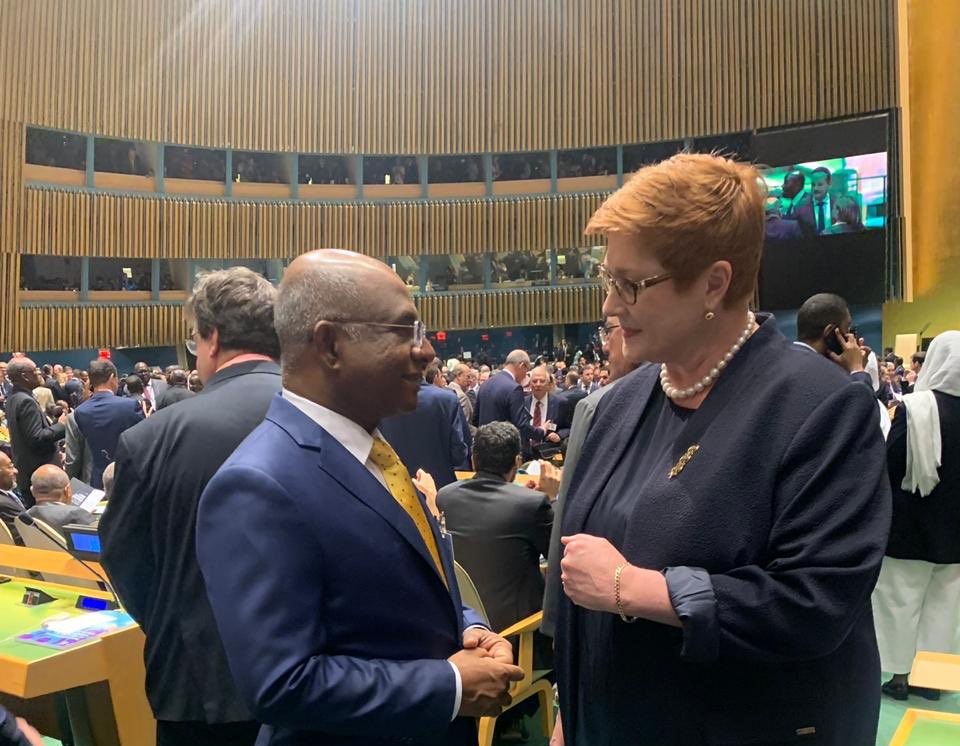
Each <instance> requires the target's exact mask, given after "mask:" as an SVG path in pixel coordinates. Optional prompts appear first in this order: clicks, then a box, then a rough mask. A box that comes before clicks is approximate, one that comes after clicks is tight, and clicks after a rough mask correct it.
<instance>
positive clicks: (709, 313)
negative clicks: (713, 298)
mask: <svg viewBox="0 0 960 746" xmlns="http://www.w3.org/2000/svg"><path fill="white" fill-rule="evenodd" d="M703 318H705V319H706V320H707V321H713V320H714V318H716V314H715V313H714V312H713V311H707V312H706V313H705V314H704V315H703Z"/></svg>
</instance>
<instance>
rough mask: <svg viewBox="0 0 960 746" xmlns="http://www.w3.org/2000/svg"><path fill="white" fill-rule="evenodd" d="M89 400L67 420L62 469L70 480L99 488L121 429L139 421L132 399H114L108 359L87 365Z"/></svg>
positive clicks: (113, 379)
mask: <svg viewBox="0 0 960 746" xmlns="http://www.w3.org/2000/svg"><path fill="white" fill-rule="evenodd" d="M89 375H90V388H91V389H92V391H93V393H92V394H91V396H90V398H89V399H87V401H85V402H84V403H83V404H81V405H80V406H79V407H77V408H76V409H75V410H74V411H73V412H72V413H71V415H70V416H69V417H68V418H67V437H66V441H67V442H66V457H65V459H64V468H65V470H66V472H67V474H68V475H69V476H71V477H77V478H78V479H80V480H82V481H84V482H86V483H87V484H89V485H92V486H93V487H96V488H97V489H103V470H104V469H106V468H107V464H109V463H110V462H111V461H113V460H114V457H115V456H116V453H117V442H118V441H119V440H120V435H121V434H122V433H123V431H124V430H126V429H128V428H131V427H133V426H134V425H136V424H137V423H138V422H141V421H142V420H143V417H144V414H143V408H142V407H141V406H140V402H138V401H136V400H135V399H127V398H126V397H122V396H117V386H118V381H117V368H116V366H115V365H114V364H113V363H112V362H110V361H109V360H102V359H101V360H94V361H92V362H91V363H90V370H89Z"/></svg>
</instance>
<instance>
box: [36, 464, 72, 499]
mask: <svg viewBox="0 0 960 746" xmlns="http://www.w3.org/2000/svg"><path fill="white" fill-rule="evenodd" d="M37 471H40V472H41V473H40V474H38V473H36V472H34V473H33V475H32V477H31V479H30V491H31V492H32V493H33V494H34V495H53V494H55V493H58V492H59V493H61V494H62V493H63V491H64V490H65V489H66V488H67V485H68V484H70V477H68V476H67V472H65V471H64V470H63V469H45V468H43V467H40V468H39V469H38V470H37Z"/></svg>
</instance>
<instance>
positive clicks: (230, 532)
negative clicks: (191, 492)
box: [197, 250, 523, 746]
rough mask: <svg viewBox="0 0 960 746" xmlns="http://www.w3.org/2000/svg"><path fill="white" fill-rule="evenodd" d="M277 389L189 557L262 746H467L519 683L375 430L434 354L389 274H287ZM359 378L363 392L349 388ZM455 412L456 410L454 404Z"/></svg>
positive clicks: (337, 262)
mask: <svg viewBox="0 0 960 746" xmlns="http://www.w3.org/2000/svg"><path fill="white" fill-rule="evenodd" d="M276 328H277V334H278V336H279V338H280V346H281V350H282V370H283V386H284V388H283V392H282V396H280V397H276V398H275V399H274V400H273V402H272V404H271V406H270V410H269V411H268V412H267V417H266V420H265V421H264V423H263V424H262V425H260V426H259V427H258V428H257V429H256V430H255V431H254V432H253V433H252V434H251V435H250V437H249V438H247V440H246V441H244V442H243V443H242V444H241V445H240V447H239V448H238V449H237V450H236V451H235V452H234V454H233V455H232V456H231V457H230V458H229V459H228V460H227V462H226V463H225V464H224V465H223V466H222V467H221V469H220V470H219V471H218V472H217V474H216V476H215V477H214V478H213V480H212V481H211V482H210V484H209V485H208V486H207V488H206V490H204V493H203V497H202V498H201V501H200V510H199V515H198V523H197V550H198V556H199V560H200V565H201V568H202V570H203V574H204V577H205V579H206V585H207V593H208V594H209V597H210V602H211V604H212V606H213V611H214V614H215V616H216V619H217V623H218V625H219V627H220V631H221V634H222V637H223V642H224V647H225V649H226V652H227V658H228V660H229V662H230V667H231V670H232V671H233V675H234V680H235V681H236V684H237V686H238V688H239V690H240V692H241V693H242V694H243V696H244V698H245V700H246V702H247V703H248V704H249V706H250V708H251V709H252V711H253V713H254V716H255V717H256V718H257V720H259V721H260V722H261V723H263V724H264V728H263V730H262V731H261V733H260V738H259V739H258V741H257V743H258V745H259V746H268V745H275V744H294V743H298V744H300V743H302V744H306V743H317V744H319V743H340V744H348V743H353V744H368V743H376V744H378V746H392V745H396V746H400V744H405V743H407V744H408V743H425V742H431V743H438V744H440V743H442V744H446V745H447V746H473V745H474V744H476V739H477V735H476V720H475V718H476V717H478V716H482V715H497V714H499V713H500V711H501V709H502V707H503V706H505V705H506V704H507V703H508V702H509V701H510V695H509V694H508V688H509V685H510V682H511V681H514V680H518V679H519V678H521V677H522V675H523V672H522V670H521V669H519V668H517V667H516V666H514V665H513V652H512V649H511V646H510V643H508V642H507V641H506V640H504V639H503V638H502V637H500V636H499V635H497V634H495V633H493V632H491V631H490V630H489V629H487V628H486V627H485V626H483V624H482V622H481V620H480V617H479V615H478V614H477V613H476V612H474V611H473V610H472V609H469V608H468V607H466V606H464V605H463V603H462V601H461V598H460V592H459V589H458V588H457V580H456V575H455V573H454V570H453V557H452V554H451V550H450V548H449V546H448V543H447V541H445V540H444V539H443V538H442V537H441V534H440V532H439V529H438V526H437V524H436V522H435V521H434V519H433V517H432V515H431V514H429V512H428V510H427V507H426V504H425V502H424V500H423V498H422V496H420V495H418V494H417V493H416V492H415V490H414V487H413V483H412V482H411V479H410V476H409V474H408V473H407V470H406V468H405V467H404V466H403V464H402V462H401V461H400V459H399V457H398V456H397V454H396V453H395V452H394V451H393V449H392V448H391V447H390V446H389V445H388V444H387V442H386V441H385V440H384V439H383V438H382V436H381V435H380V432H379V430H378V423H379V422H380V421H381V420H382V419H384V418H386V417H389V416H391V415H394V414H399V413H402V412H410V411H413V410H414V409H415V408H416V406H417V397H418V394H419V392H420V391H421V381H422V379H423V374H424V370H425V369H426V367H427V365H428V364H429V363H430V361H432V360H433V356H434V351H433V348H432V347H431V345H430V342H429V341H428V340H427V338H426V330H425V329H424V327H423V324H422V323H421V322H420V320H419V318H418V314H417V308H416V306H415V305H414V303H413V301H412V299H411V298H410V295H409V293H408V292H407V289H406V287H405V285H404V284H403V282H402V281H401V280H400V278H399V277H398V276H397V275H396V273H394V272H393V271H392V270H390V268H389V267H387V266H386V265H385V264H383V263H381V262H378V261H376V260H374V259H371V258H369V257H364V256H361V255H359V254H354V253H352V252H348V251H339V250H325V251H314V252H310V253H308V254H304V255H302V256H300V257H298V258H297V259H296V260H295V261H294V262H293V263H292V264H291V265H290V267H289V268H288V269H287V271H286V272H285V273H284V277H283V282H282V284H281V286H280V292H279V296H278V299H277V308H276ZM358 382H360V383H362V385H359V384H358ZM453 405H454V406H455V407H456V406H457V405H456V402H453Z"/></svg>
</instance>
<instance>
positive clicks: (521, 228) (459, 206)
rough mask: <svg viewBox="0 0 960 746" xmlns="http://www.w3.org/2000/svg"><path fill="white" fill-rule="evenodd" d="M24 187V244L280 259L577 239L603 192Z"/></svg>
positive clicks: (66, 251)
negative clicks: (293, 193)
mask: <svg viewBox="0 0 960 746" xmlns="http://www.w3.org/2000/svg"><path fill="white" fill-rule="evenodd" d="M24 192H25V195H24V201H23V234H22V239H21V241H20V247H21V249H22V252H23V253H26V254H51V255H56V256H104V257H106V256H122V257H134V258H145V259H150V258H161V259H190V258H210V259H229V258H244V259H249V258H265V259H267V258H274V259H285V258H291V257H294V256H297V255H298V254H301V253H303V252H304V251H309V250H310V249H316V248H334V247H335V248H344V249H351V250H354V251H360V252H362V253H364V254H369V255H371V256H377V257H386V256H419V255H420V254H434V255H437V254H480V253H483V252H487V251H516V250H521V251H545V250H547V249H549V248H551V247H556V248H561V249H566V248H577V247H583V246H590V245H592V244H593V243H595V240H594V239H590V238H587V237H585V236H584V235H583V227H584V226H585V225H586V223H587V220H588V219H589V217H590V216H591V215H592V214H593V212H594V211H595V210H596V209H597V207H599V205H600V203H601V202H602V201H603V199H604V197H605V196H606V195H605V194H601V193H587V194H573V195H555V196H538V197H517V198H513V199H498V200H482V199H475V200H452V201H444V202H427V203H417V202H395V203H389V202H388V203H342V204H336V203H329V204H328V203H324V204H309V203H303V202H261V203H257V202H242V201H234V200H200V199H179V198H178V199H174V198H170V199H164V198H160V197H132V196H121V195H113V194H93V193H86V192H78V191H74V190H65V189H45V188H39V187H28V188H27V189H26V190H24Z"/></svg>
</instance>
